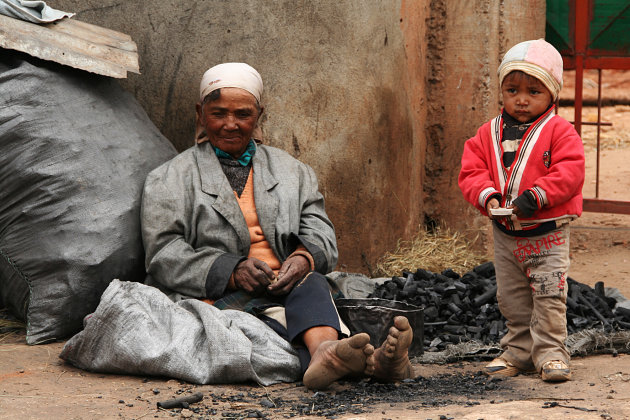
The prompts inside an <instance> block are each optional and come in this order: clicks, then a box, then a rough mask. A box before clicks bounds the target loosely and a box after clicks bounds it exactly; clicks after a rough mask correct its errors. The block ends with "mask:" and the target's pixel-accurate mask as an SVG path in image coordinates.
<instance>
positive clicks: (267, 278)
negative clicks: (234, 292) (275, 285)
mask: <svg viewBox="0 0 630 420" xmlns="http://www.w3.org/2000/svg"><path fill="white" fill-rule="evenodd" d="M275 278H276V275H275V274H274V272H273V270H271V268H269V266H268V265H267V263H265V262H264V261H261V260H259V259H256V258H248V259H246V260H244V261H241V262H240V263H238V265H237V266H236V268H235V269H234V285H235V286H236V287H237V288H238V289H242V290H244V291H246V292H247V293H251V294H255V295H258V294H261V293H262V292H264V291H265V288H266V287H267V286H269V285H270V284H271V282H272V281H274V280H275Z"/></svg>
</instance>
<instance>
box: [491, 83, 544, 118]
mask: <svg viewBox="0 0 630 420" xmlns="http://www.w3.org/2000/svg"><path fill="white" fill-rule="evenodd" d="M501 94H502V95H503V106H504V107H505V110H506V111H507V113H508V114H510V115H511V116H512V117H513V118H514V119H516V120H517V121H519V122H521V123H525V122H528V121H531V120H532V119H534V118H536V117H538V116H539V115H541V114H542V113H543V112H545V111H546V110H547V108H549V105H551V100H552V98H551V93H550V92H549V89H547V88H546V87H545V85H543V84H542V82H541V81H540V80H538V79H536V78H535V77H532V76H530V75H528V74H525V73H523V72H521V71H513V72H511V73H510V74H508V75H507V76H505V79H503V83H502V84H501Z"/></svg>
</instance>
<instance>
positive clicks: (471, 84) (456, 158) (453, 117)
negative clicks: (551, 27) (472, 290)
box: [423, 0, 546, 244]
mask: <svg viewBox="0 0 630 420" xmlns="http://www.w3.org/2000/svg"><path fill="white" fill-rule="evenodd" d="M545 11H546V2H545V0H528V1H497V0H469V1H465V2H464V1H457V0H432V1H431V5H430V18H429V23H428V30H427V32H428V38H429V45H428V50H429V54H430V57H429V58H430V63H431V64H430V68H429V70H428V87H427V94H428V98H429V100H430V105H429V109H428V111H427V113H428V115H427V126H426V128H427V134H426V137H427V141H428V143H427V158H426V166H425V169H426V172H425V182H424V185H423V186H424V191H425V197H426V198H427V200H426V206H425V211H426V213H427V216H428V218H430V219H434V220H437V221H446V222H447V223H448V224H449V225H450V226H452V227H454V228H456V229H458V230H462V231H463V230H467V229H472V233H473V234H476V233H477V232H478V231H479V229H482V233H485V231H484V230H483V229H484V227H488V226H489V223H488V221H487V219H486V218H485V217H481V216H479V213H478V212H477V210H476V209H474V208H473V207H472V206H471V205H469V204H468V203H467V202H466V201H465V200H464V199H463V197H462V194H461V191H460V190H459V187H458V185H457V177H458V175H459V170H460V168H461V165H460V161H461V154H462V151H463V148H464V142H465V141H466V140H467V139H468V138H470V137H472V136H473V135H474V134H475V133H476V131H477V129H478V128H479V126H480V125H481V124H482V123H484V122H486V121H487V120H489V119H491V118H493V117H495V116H496V115H498V113H499V111H500V108H501V104H500V92H499V85H498V83H499V82H498V78H497V69H498V67H499V64H500V63H501V59H502V57H503V55H504V54H505V52H507V50H508V49H510V48H511V47H512V46H513V45H515V44H517V43H518V42H521V41H525V40H528V39H536V38H544V36H545ZM431 198H433V199H431ZM481 242H482V244H485V243H490V242H491V240H488V238H483V239H482V241H481Z"/></svg>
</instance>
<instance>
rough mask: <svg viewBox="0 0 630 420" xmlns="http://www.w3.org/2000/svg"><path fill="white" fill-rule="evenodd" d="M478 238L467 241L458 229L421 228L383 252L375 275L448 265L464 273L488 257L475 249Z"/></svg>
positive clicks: (388, 275)
mask: <svg viewBox="0 0 630 420" xmlns="http://www.w3.org/2000/svg"><path fill="white" fill-rule="evenodd" d="M476 240H477V237H475V238H474V239H472V240H470V241H469V240H467V239H466V238H465V237H464V236H463V235H461V234H460V233H459V232H451V231H450V230H449V229H447V228H443V227H436V228H434V229H433V230H432V231H429V230H427V229H426V228H422V227H421V228H420V229H419V231H418V234H417V235H416V236H415V237H414V238H413V239H412V240H410V241H399V242H398V245H397V248H396V250H395V251H394V252H392V253H387V254H385V255H384V256H383V257H382V258H381V259H380V260H379V261H378V262H377V263H376V271H375V273H374V274H375V275H377V276H381V277H391V276H400V275H401V274H402V272H403V270H407V271H411V272H415V271H416V270H417V269H419V268H422V269H425V270H429V271H432V272H434V273H439V272H442V271H444V270H446V269H447V268H450V269H452V270H453V271H455V272H456V273H459V274H464V273H465V272H468V271H470V270H471V269H472V268H473V267H476V266H477V265H479V264H481V263H483V262H486V261H487V260H488V258H487V257H486V256H483V255H481V254H479V253H477V252H475V251H474V249H473V245H472V244H474V243H475V241H476Z"/></svg>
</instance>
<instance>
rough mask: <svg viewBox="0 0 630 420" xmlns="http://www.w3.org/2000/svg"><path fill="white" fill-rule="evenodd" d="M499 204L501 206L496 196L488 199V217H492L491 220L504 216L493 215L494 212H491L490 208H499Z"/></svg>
mask: <svg viewBox="0 0 630 420" xmlns="http://www.w3.org/2000/svg"><path fill="white" fill-rule="evenodd" d="M499 206H500V203H499V200H497V199H496V198H491V199H490V201H488V204H486V212H487V213H488V217H489V218H490V220H496V219H499V218H501V217H503V216H493V215H492V213H491V212H490V209H498V208H499Z"/></svg>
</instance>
